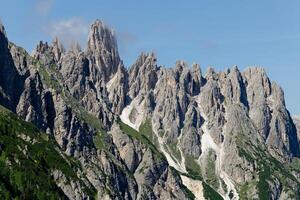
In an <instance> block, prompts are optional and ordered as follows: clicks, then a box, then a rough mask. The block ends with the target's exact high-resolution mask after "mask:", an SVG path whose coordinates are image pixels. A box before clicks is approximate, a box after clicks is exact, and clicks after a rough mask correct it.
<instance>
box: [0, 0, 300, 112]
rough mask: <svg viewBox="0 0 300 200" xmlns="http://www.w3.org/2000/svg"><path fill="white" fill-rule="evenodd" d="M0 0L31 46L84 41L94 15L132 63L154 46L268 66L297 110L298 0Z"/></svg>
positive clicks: (18, 37)
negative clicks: (41, 42) (112, 33)
mask: <svg viewBox="0 0 300 200" xmlns="http://www.w3.org/2000/svg"><path fill="white" fill-rule="evenodd" d="M174 2H175V1H174V0H173V1H171V0H164V1H159V0H152V1H141V0H139V1H138V0H130V1H117V0H110V1H102V0H85V1H82V0H64V1H59V0H26V1H24V0H23V1H22V0H2V1H1V7H0V19H1V20H2V22H3V24H4V25H5V27H6V31H7V34H8V37H9V39H10V40H11V41H13V42H15V43H16V44H18V45H20V46H23V47H25V48H26V49H27V50H28V51H29V52H31V51H32V50H33V49H34V48H35V46H36V44H37V43H38V41H39V40H44V41H52V38H53V37H54V36H56V35H58V36H59V37H60V38H62V40H63V42H64V43H65V44H66V45H68V44H70V43H72V42H74V41H78V42H79V43H80V44H81V45H82V47H83V48H84V47H85V43H86V39H87V32H88V27H89V25H90V24H91V23H92V22H93V21H94V20H95V19H97V18H99V19H101V20H103V21H104V22H105V23H106V24H107V25H108V26H110V27H112V28H113V29H114V30H115V32H116V35H117V38H118V44H119V49H120V54H121V57H122V59H123V60H124V63H125V65H126V66H130V65H131V64H132V63H133V62H134V60H135V59H136V58H137V56H138V55H139V54H140V53H141V52H142V51H144V52H149V51H154V52H155V53H156V55H157V57H158V62H159V64H161V65H165V66H173V65H174V63H175V62H176V60H185V61H187V62H188V63H190V64H192V63H193V62H196V63H199V64H200V66H201V67H202V69H203V70H204V71H205V70H206V68H207V67H208V66H213V67H214V68H216V69H217V70H222V69H225V68H228V67H231V66H233V65H237V66H238V67H239V68H240V69H244V68H246V67H248V66H254V65H255V66H262V67H264V68H266V70H267V72H268V74H269V76H270V77H271V79H272V80H275V81H277V82H278V83H279V84H280V85H281V86H282V87H283V88H284V90H285V95H286V102H287V106H288V108H289V110H290V112H291V113H292V114H300V103H299V102H300V89H299V88H300V77H299V76H300V12H299V10H300V1H299V0H289V1H283V0H252V1H247V0H228V1H220V0H206V1H203V0H190V1H177V2H176V3H174Z"/></svg>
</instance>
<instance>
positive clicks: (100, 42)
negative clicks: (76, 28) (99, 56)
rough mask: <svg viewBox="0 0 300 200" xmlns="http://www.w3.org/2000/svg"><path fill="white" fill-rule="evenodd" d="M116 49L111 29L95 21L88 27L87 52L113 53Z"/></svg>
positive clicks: (99, 21)
mask: <svg viewBox="0 0 300 200" xmlns="http://www.w3.org/2000/svg"><path fill="white" fill-rule="evenodd" d="M116 49H117V41H116V38H115V35H114V32H113V30H112V29H110V28H108V27H107V26H106V25H105V24H104V23H103V22H102V21H101V20H96V21H95V22H94V23H93V24H92V25H91V27H90V32H89V36H88V47H87V50H88V51H92V52H94V51H96V52H102V51H104V50H105V51H107V52H108V53H113V52H115V51H116Z"/></svg>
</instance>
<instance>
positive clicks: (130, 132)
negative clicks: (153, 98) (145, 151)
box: [119, 120, 165, 159]
mask: <svg viewBox="0 0 300 200" xmlns="http://www.w3.org/2000/svg"><path fill="white" fill-rule="evenodd" d="M119 125H120V128H121V130H122V131H123V132H124V133H126V134H127V135H129V136H130V137H132V138H134V139H137V140H139V141H140V142H142V143H143V144H144V145H146V146H147V147H148V148H149V149H150V150H151V151H152V152H153V153H155V154H156V155H158V156H159V157H158V158H160V159H165V157H164V155H163V154H162V153H161V152H160V151H158V149H157V148H156V146H154V145H153V143H152V142H151V141H150V140H149V139H148V138H147V137H146V136H145V135H144V134H141V133H139V132H138V131H136V130H135V129H133V128H131V127H130V126H128V125H127V124H125V123H123V122H122V121H121V120H119Z"/></svg>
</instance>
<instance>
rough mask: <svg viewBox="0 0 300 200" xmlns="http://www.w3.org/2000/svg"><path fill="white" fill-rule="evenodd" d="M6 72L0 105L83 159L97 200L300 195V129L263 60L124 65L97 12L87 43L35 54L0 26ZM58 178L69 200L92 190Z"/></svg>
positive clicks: (42, 48)
mask: <svg viewBox="0 0 300 200" xmlns="http://www.w3.org/2000/svg"><path fill="white" fill-rule="evenodd" d="M0 76H1V77H0V104H1V105H3V106H5V107H7V108H9V109H10V110H12V111H13V112H16V113H17V114H18V115H19V116H20V117H21V118H22V119H24V120H26V121H29V122H32V123H34V124H35V125H36V126H37V127H38V128H40V129H41V130H43V131H44V132H46V134H49V135H50V136H53V137H54V138H55V140H56V142H57V143H58V145H59V147H60V148H61V150H62V151H63V152H64V154H66V155H69V156H71V157H73V158H74V159H75V160H77V161H79V163H80V165H81V166H82V171H81V172H80V173H78V179H79V180H81V181H83V182H84V183H85V185H87V186H88V187H90V188H92V189H93V190H96V191H97V198H98V199H191V198H193V197H196V198H197V199H215V198H223V199H245V198H246V197H247V198H250V199H253V198H254V199H255V198H259V199H262V198H264V197H267V198H269V199H294V198H297V197H299V196H300V195H299V194H300V193H299V191H300V187H299V177H300V175H299V172H298V171H297V170H295V168H293V166H294V165H295V163H297V162H299V161H298V157H299V138H300V137H299V132H298V136H297V128H296V126H295V124H294V122H293V120H292V118H291V116H290V114H289V112H288V110H287V109H286V107H285V101H284V93H283V91H282V89H281V88H280V86H278V85H277V84H276V83H275V82H271V81H270V80H269V78H268V76H267V74H266V72H265V71H264V70H263V69H262V68H257V67H251V68H249V69H247V70H245V71H244V72H241V71H239V69H238V68H237V67H233V68H232V69H228V70H226V71H224V72H216V71H215V70H214V69H212V68H209V69H208V70H207V72H206V74H205V75H204V74H203V73H202V70H201V69H200V66H199V65H197V64H194V65H192V66H191V67H189V66H188V65H187V64H186V63H185V62H183V61H178V62H177V63H176V65H175V66H174V67H173V68H165V67H162V66H159V64H158V62H157V58H156V57H155V55H154V54H153V53H149V54H147V53H142V54H141V55H140V56H139V57H138V59H137V61H136V62H135V63H134V64H133V65H132V67H130V68H129V69H126V68H125V67H124V66H123V64H122V61H121V59H120V57H119V54H118V47H117V42H116V39H115V36H114V33H113V31H112V30H111V29H109V28H108V27H107V26H106V25H104V23H103V22H101V21H100V20H97V21H95V22H94V23H93V24H92V25H91V28H90V33H89V37H88V43H87V47H86V49H85V50H81V48H80V47H79V46H78V45H74V46H73V47H71V48H70V49H67V50H66V49H65V48H64V47H63V45H62V44H61V43H60V41H59V39H58V38H56V39H55V40H54V41H53V43H52V44H48V43H44V42H40V43H39V44H38V45H37V48H36V50H35V51H34V53H33V55H31V56H30V55H28V54H27V53H26V51H25V50H24V49H22V48H20V47H17V46H16V45H14V44H12V43H10V42H8V40H7V37H6V34H5V31H4V28H3V26H0ZM296 125H297V124H296ZM298 130H299V129H298ZM53 177H54V180H55V182H56V183H57V185H58V186H59V187H60V188H63V191H64V193H65V195H66V196H68V197H69V198H70V199H80V198H83V196H85V198H87V199H88V198H92V197H88V195H87V194H83V193H82V191H83V188H80V187H81V186H80V184H79V183H75V182H74V183H72V186H70V185H64V182H65V181H64V180H65V179H66V177H65V176H64V175H63V174H61V173H60V172H59V171H55V172H53Z"/></svg>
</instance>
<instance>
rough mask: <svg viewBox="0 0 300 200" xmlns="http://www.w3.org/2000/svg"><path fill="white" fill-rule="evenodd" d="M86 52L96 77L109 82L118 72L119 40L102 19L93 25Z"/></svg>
mask: <svg viewBox="0 0 300 200" xmlns="http://www.w3.org/2000/svg"><path fill="white" fill-rule="evenodd" d="M86 52H87V56H88V58H89V60H90V63H91V65H92V69H93V70H91V73H92V74H93V75H94V76H95V77H97V76H99V77H101V78H103V79H104V80H105V81H106V82H107V81H108V80H109V79H110V78H111V77H112V75H114V74H115V73H116V72H117V69H118V66H119V64H120V58H119V53H118V49H117V41H116V38H115V36H114V33H113V31H112V30H110V29H109V28H107V27H106V26H105V25H104V23H103V22H102V21H100V20H96V21H95V22H94V23H93V24H92V25H91V28H90V33H89V38H88V46H87V51H86Z"/></svg>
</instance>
